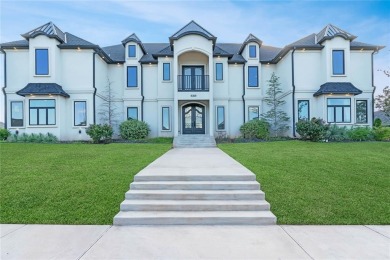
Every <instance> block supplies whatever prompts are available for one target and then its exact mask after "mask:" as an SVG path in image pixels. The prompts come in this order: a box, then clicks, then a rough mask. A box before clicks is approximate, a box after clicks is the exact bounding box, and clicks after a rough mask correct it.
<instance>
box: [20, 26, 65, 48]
mask: <svg viewBox="0 0 390 260" xmlns="http://www.w3.org/2000/svg"><path fill="white" fill-rule="evenodd" d="M38 35H46V36H47V37H50V38H55V39H57V40H58V41H60V42H61V43H62V42H65V34H64V33H63V32H62V31H61V30H60V28H58V27H57V26H56V25H55V24H54V23H52V22H48V23H46V24H44V25H42V26H39V27H37V28H35V29H33V30H31V31H29V32H27V33H24V34H22V36H23V37H24V38H26V39H27V40H28V39H30V38H34V37H36V36H38Z"/></svg>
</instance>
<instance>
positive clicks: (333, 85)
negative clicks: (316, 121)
mask: <svg viewBox="0 0 390 260" xmlns="http://www.w3.org/2000/svg"><path fill="white" fill-rule="evenodd" d="M361 93H362V91H361V90H360V89H358V88H357V87H355V86H354V85H353V84H352V83H351V82H326V83H325V84H322V85H321V86H320V89H319V90H318V91H317V92H316V93H314V95H313V96H315V97H317V96H320V95H324V94H352V95H359V94H361Z"/></svg>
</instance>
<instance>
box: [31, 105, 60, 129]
mask: <svg viewBox="0 0 390 260" xmlns="http://www.w3.org/2000/svg"><path fill="white" fill-rule="evenodd" d="M29 110H30V116H29V119H30V120H29V121H30V125H55V124H56V101H55V100H54V99H31V100H30V108H29Z"/></svg>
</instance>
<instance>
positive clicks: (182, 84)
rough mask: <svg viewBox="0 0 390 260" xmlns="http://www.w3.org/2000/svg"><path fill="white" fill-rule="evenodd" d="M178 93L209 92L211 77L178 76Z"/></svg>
mask: <svg viewBox="0 0 390 260" xmlns="http://www.w3.org/2000/svg"><path fill="white" fill-rule="evenodd" d="M177 83H178V91H209V75H188V76H187V75H178V76H177Z"/></svg>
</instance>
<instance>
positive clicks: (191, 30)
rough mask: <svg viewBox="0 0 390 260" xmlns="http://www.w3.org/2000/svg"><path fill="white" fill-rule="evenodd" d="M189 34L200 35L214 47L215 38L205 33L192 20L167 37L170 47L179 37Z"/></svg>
mask: <svg viewBox="0 0 390 260" xmlns="http://www.w3.org/2000/svg"><path fill="white" fill-rule="evenodd" d="M190 34H196V35H200V36H203V37H205V38H206V39H208V40H212V41H213V44H214V45H215V41H216V40H217V37H215V36H214V35H213V34H211V33H210V32H209V31H207V30H206V29H204V28H203V27H202V26H200V25H199V24H197V23H196V22H195V21H194V20H192V21H191V22H189V23H188V24H186V25H185V26H184V27H183V28H181V29H180V30H179V31H177V32H176V33H174V34H173V35H172V36H171V37H169V42H170V44H171V45H172V44H173V41H174V40H178V39H180V38H181V37H183V36H186V35H190Z"/></svg>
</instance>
